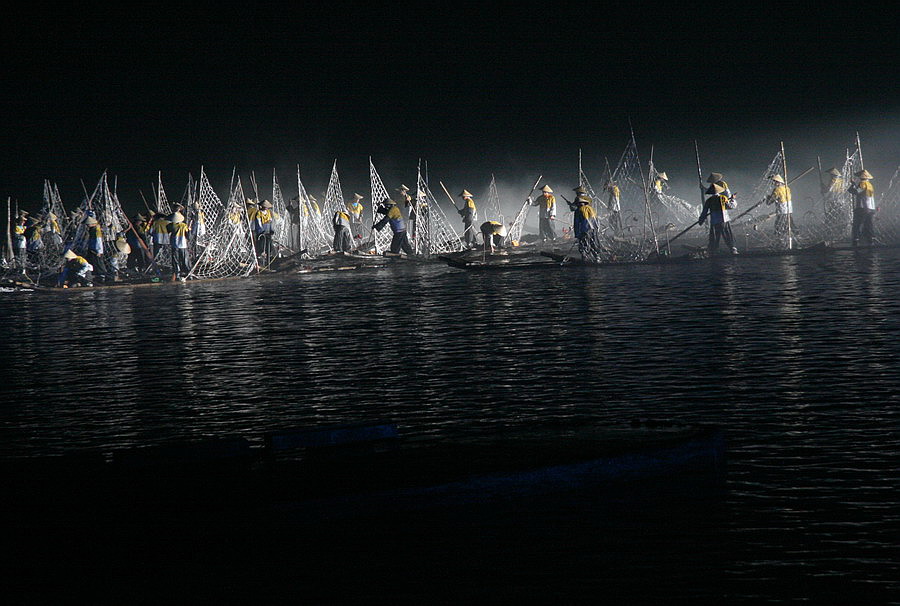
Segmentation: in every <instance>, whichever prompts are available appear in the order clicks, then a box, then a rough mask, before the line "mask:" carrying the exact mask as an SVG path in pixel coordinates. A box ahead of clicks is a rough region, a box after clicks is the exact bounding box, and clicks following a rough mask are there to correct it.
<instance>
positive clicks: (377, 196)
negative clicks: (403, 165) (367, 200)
mask: <svg viewBox="0 0 900 606" xmlns="http://www.w3.org/2000/svg"><path fill="white" fill-rule="evenodd" d="M369 184H370V190H371V193H372V198H371V200H372V224H373V225H374V224H375V223H377V222H378V220H379V219H380V217H379V216H378V207H379V206H381V205H382V204H383V203H384V201H385V200H386V199H388V198H390V196H389V195H388V192H387V188H385V186H384V183H382V182H381V177H379V176H378V171H377V170H375V165H374V164H372V158H369ZM372 236H373V245H374V247H375V253H376V254H377V253H381V252H384V251H386V250H388V249H390V247H391V239H392V238H393V237H394V234H393V233H392V232H391V230H390V229H388V228H387V227H384V228H382V229H381V231H379V230H377V229H373V230H372Z"/></svg>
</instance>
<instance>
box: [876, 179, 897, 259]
mask: <svg viewBox="0 0 900 606" xmlns="http://www.w3.org/2000/svg"><path fill="white" fill-rule="evenodd" d="M877 207H878V212H877V214H876V215H875V236H876V238H877V240H878V242H879V243H880V244H897V243H900V167H898V168H897V170H896V171H895V172H894V175H893V176H892V177H891V180H890V181H888V184H887V186H886V188H885V191H884V192H883V193H882V194H881V196H879V197H878V204H877Z"/></svg>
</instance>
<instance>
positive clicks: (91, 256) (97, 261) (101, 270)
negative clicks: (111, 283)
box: [84, 250, 111, 280]
mask: <svg viewBox="0 0 900 606" xmlns="http://www.w3.org/2000/svg"><path fill="white" fill-rule="evenodd" d="M84 258H85V259H86V260H87V262H88V263H90V264H91V265H93V266H94V273H95V274H97V277H99V278H100V279H101V280H104V279H106V278H107V277H111V276H110V274H109V269H107V267H106V261H104V260H103V255H98V254H97V253H96V252H94V251H92V250H88V251H87V252H85V253H84Z"/></svg>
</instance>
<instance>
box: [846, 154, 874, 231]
mask: <svg viewBox="0 0 900 606" xmlns="http://www.w3.org/2000/svg"><path fill="white" fill-rule="evenodd" d="M854 176H855V177H856V178H857V179H859V182H858V183H852V184H851V185H850V188H849V189H848V190H847V191H849V192H850V194H851V195H852V196H853V199H854V201H853V230H852V232H851V236H850V238H851V239H852V240H853V246H859V241H860V240H863V241H864V242H865V243H866V244H867V245H868V246H871V245H872V243H873V241H874V238H875V225H874V219H875V187H874V186H873V185H872V183H871V182H870V181H871V180H872V179H873V178H874V177H873V176H872V174H871V173H870V172H869V171H867V170H865V169H863V170H861V171H859V172H857V173H856V174H855V175H854Z"/></svg>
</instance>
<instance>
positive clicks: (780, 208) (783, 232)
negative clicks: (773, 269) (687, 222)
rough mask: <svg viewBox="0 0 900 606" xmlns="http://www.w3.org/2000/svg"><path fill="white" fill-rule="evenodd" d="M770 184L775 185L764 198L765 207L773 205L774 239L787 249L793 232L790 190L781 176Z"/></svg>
mask: <svg viewBox="0 0 900 606" xmlns="http://www.w3.org/2000/svg"><path fill="white" fill-rule="evenodd" d="M772 182H773V183H775V188H774V189H773V190H772V192H771V193H770V194H769V195H768V196H766V205H767V206H768V205H771V204H774V205H775V238H776V239H777V240H778V242H779V245H780V246H781V248H785V249H789V248H791V240H792V238H793V234H794V232H795V227H794V221H793V214H792V213H793V211H794V208H793V203H792V202H791V188H790V187H788V186H787V184H786V183H785V182H784V177H782V176H781V175H773V176H772ZM710 223H711V222H710Z"/></svg>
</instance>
